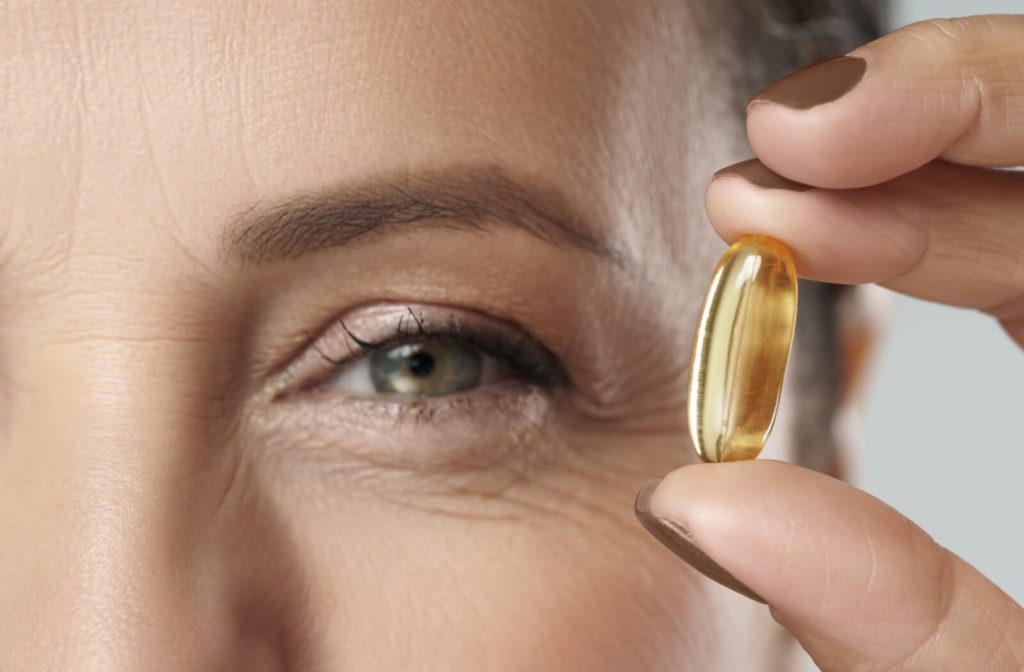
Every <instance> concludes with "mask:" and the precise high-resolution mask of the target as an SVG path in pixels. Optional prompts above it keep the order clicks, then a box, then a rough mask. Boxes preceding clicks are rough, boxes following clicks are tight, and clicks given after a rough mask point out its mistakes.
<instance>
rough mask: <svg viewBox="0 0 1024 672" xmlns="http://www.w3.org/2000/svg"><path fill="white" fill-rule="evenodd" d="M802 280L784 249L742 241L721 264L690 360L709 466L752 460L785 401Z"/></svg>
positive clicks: (692, 404)
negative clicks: (783, 388)
mask: <svg viewBox="0 0 1024 672" xmlns="http://www.w3.org/2000/svg"><path fill="white" fill-rule="evenodd" d="M796 307H797V279H796V270H795V268H794V266H793V258H792V255H791V254H790V253H789V250H788V249H787V248H786V246H785V245H783V244H782V243H781V242H779V241H777V240H775V239H773V238H769V237H767V236H760V235H745V236H742V237H741V238H740V239H739V240H737V241H736V243H734V244H733V245H732V246H731V247H730V248H729V250H728V251H727V252H726V253H725V254H724V255H723V256H722V259H721V260H720V261H719V262H718V267H717V268H716V269H715V272H714V274H713V275H712V277H711V282H710V284H709V285H708V289H707V293H706V294H705V296H704V305H703V307H702V308H701V313H700V319H699V321H698V323H697V330H696V334H695V336H694V342H693V352H692V355H691V359H690V384H689V398H688V401H687V420H688V423H689V428H690V438H691V439H692V440H693V445H694V447H695V448H696V450H697V454H698V455H699V456H700V457H701V459H703V460H705V461H707V462H732V461H735V460H751V459H754V458H755V457H757V456H758V454H759V453H760V452H761V449H762V448H764V444H765V441H767V439H768V435H769V434H770V433H771V430H772V425H773V424H774V422H775V414H776V410H777V409H778V405H779V398H780V396H781V394H782V380H783V377H784V376H785V373H786V364H787V362H788V360H789V351H790V348H791V347H792V344H793V331H794V327H795V325H796Z"/></svg>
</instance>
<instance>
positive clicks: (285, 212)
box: [221, 165, 623, 266]
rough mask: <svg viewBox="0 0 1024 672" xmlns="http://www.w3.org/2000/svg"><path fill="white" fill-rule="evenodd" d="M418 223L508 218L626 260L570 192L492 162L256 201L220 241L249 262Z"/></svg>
mask: <svg viewBox="0 0 1024 672" xmlns="http://www.w3.org/2000/svg"><path fill="white" fill-rule="evenodd" d="M412 224H432V225H435V226H444V227H452V228H458V229H467V230H471V231H483V230H486V229H487V228H489V227H491V226H499V225H509V226H513V227H515V228H518V229H521V230H523V231H526V232H528V233H530V234H532V235H533V236H536V237H537V238H540V239H541V240H544V241H546V242H549V243H551V244H553V245H556V246H561V245H566V244H568V245H570V246H572V247H575V248H579V249H582V250H585V251H587V252H590V253H593V254H596V255H597V256H599V257H602V258H605V259H608V260H611V261H612V262H613V263H615V264H616V265H620V266H621V265H623V259H622V257H621V255H620V254H619V252H618V251H616V250H615V249H613V248H612V247H611V246H610V245H609V244H608V243H606V242H604V241H602V240H601V239H600V238H598V237H597V235H596V234H595V231H596V230H597V229H596V228H594V226H593V225H592V224H591V223H588V222H586V221H585V219H584V218H583V216H582V215H580V214H579V213H578V212H577V211H576V210H575V209H574V208H572V207H571V206H570V204H569V201H568V199H567V198H566V197H565V196H564V194H562V193H561V192H558V191H556V190H554V189H551V188H550V187H545V186H542V185H538V184H532V183H531V184H529V186H527V183H525V182H521V181H516V180H514V179H512V178H511V177H510V176H509V175H508V174H507V173H506V171H505V170H503V169H502V168H500V167H498V166H494V165H488V166H457V167H453V168H448V169H445V170H441V171H436V172H432V173H417V174H414V175H409V174H404V175H401V176H398V175H392V176H383V177H376V178H374V179H371V180H366V181H364V182H362V183H358V184H343V185H339V186H334V187H331V188H327V189H323V190H321V191H319V192H314V193H304V194H299V195H297V196H293V197H291V198H287V199H285V200H282V201H278V202H271V203H266V202H257V203H255V204H253V205H252V206H249V207H248V208H246V209H245V210H243V211H241V212H239V213H238V214H236V215H235V216H234V217H232V218H231V219H230V220H229V222H228V224H227V227H226V228H225V230H224V236H223V239H222V241H221V242H222V248H223V251H224V254H225V257H226V258H227V259H228V260H230V261H233V262H236V263H238V264H240V265H242V266H245V265H251V264H264V263H270V262H274V261H282V260H288V259H295V258H298V257H301V256H302V255H305V254H308V253H311V252H314V251H317V250H321V249H324V248H328V247H338V246H344V245H348V244H350V243H353V242H354V241H356V240H358V239H360V238H362V237H364V236H367V235H369V234H379V233H385V232H389V231H397V230H400V229H403V228H404V227H406V226H409V225H412Z"/></svg>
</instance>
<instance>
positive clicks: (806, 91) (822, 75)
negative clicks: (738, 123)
mask: <svg viewBox="0 0 1024 672" xmlns="http://www.w3.org/2000/svg"><path fill="white" fill-rule="evenodd" d="M867 67H868V64H867V61H865V60H864V59H863V58H857V57H856V56H840V57H839V58H833V59H831V60H828V61H822V62H821V63H815V64H814V65H808V66H807V67H806V68H801V69H800V70H797V71H796V72H794V73H791V74H789V75H786V76H785V77H783V78H782V79H779V80H776V81H774V82H772V83H771V84H769V85H768V86H766V87H764V88H763V89H761V90H760V91H758V92H757V93H756V94H755V95H754V97H753V98H751V99H750V102H749V103H748V104H747V109H748V110H749V109H750V107H751V106H752V105H756V104H757V103H761V102H768V103H778V104H779V105H785V106H786V107H792V108H796V109H798V110H806V109H810V108H812V107H814V106H815V105H822V104H824V103H831V102H832V101H833V100H838V99H839V98H841V97H842V96H844V95H846V94H847V93H848V92H849V91H850V90H851V89H852V88H853V87H855V86H857V83H858V82H860V80H861V79H863V78H864V72H865V71H866V70H867Z"/></svg>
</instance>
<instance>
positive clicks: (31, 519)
mask: <svg viewBox="0 0 1024 672" xmlns="http://www.w3.org/2000/svg"><path fill="white" fill-rule="evenodd" d="M619 4H624V6H622V7H617V8H616V7H614V6H613V5H619ZM606 5H607V7H606ZM699 18H700V17H697V16H695V15H694V14H693V13H692V12H691V10H690V8H689V7H688V6H687V5H686V4H685V3H671V4H667V3H646V2H644V3H601V4H599V5H594V6H593V7H588V8H581V7H580V6H579V3H576V2H572V1H571V0H564V1H562V0H558V1H552V0H537V1H536V2H532V1H531V2H516V3H469V4H466V3H453V2H446V1H441V0H437V1H419V0H418V1H417V2H381V1H380V0H373V1H372V2H370V1H367V2H345V3H320V2H305V3H264V4H263V5H262V6H261V7H259V8H258V7H257V6H256V5H249V4H244V3H224V2H218V3H208V2H196V3H176V4H174V5H172V6H156V5H152V4H144V5H143V4H138V5H136V4H133V3H126V2H109V3H101V4H95V3H93V4H88V5H86V4H82V5H73V6H71V7H59V6H57V5H55V4H53V3H18V4H15V5H13V6H9V7H7V8H6V10H5V14H4V20H3V21H0V45H2V46H0V49H2V50H3V53H2V55H0V62H2V63H3V64H4V67H3V72H4V75H3V76H4V80H5V83H4V90H5V95H4V98H3V101H4V102H3V107H2V109H0V125H2V126H0V135H2V137H3V138H5V149H4V159H5V162H6V165H7V169H5V170H3V171H0V194H2V197H0V221H2V222H3V243H2V249H0V268H2V276H3V281H2V282H0V303H2V304H3V305H4V307H5V308H4V310H3V311H0V312H2V313H3V316H2V317H0V353H2V354H0V357H2V371H3V382H2V385H0V390H2V392H3V404H2V406H0V408H2V409H3V410H2V412H3V419H2V425H0V427H2V431H3V433H4V440H3V442H2V444H0V540H2V543H0V596H2V597H0V603H2V605H3V607H2V609H0V641H2V642H3V646H0V669H4V670H33V671H40V670H68V669H75V670H104V671H110V670H139V669H145V670H160V669H167V670H185V669H188V670H222V669H245V670H286V669H289V670H290V669H302V670H317V669H320V670H339V669H356V670H400V669H419V670H425V669H436V670H454V669H472V670H558V669H588V670H622V669H651V670H657V669H664V670H668V669H679V668H680V666H682V667H683V668H685V669H693V670H708V669H718V668H720V669H735V666H734V661H735V660H736V659H737V658H738V659H747V660H749V659H750V657H753V658H754V659H759V660H766V659H770V658H771V657H772V656H773V655H774V652H773V650H774V648H776V646H777V642H776V637H777V636H778V633H780V632H781V630H780V629H778V628H777V627H776V626H774V624H772V623H771V620H770V618H769V616H768V615H767V614H766V613H764V611H763V609H761V608H759V607H758V606H757V605H754V604H752V603H748V602H747V601H745V600H743V599H742V598H739V597H737V596H732V595H731V594H729V593H727V592H726V591H724V590H718V589H717V588H715V587H713V586H711V585H710V584H709V583H707V582H705V581H704V580H703V579H702V578H701V577H699V576H698V575H697V574H696V573H695V572H691V571H689V570H684V569H681V568H680V567H679V565H678V563H677V562H676V561H675V559H674V557H673V556H672V555H671V554H669V553H667V552H666V551H665V550H664V549H662V548H660V547H659V546H658V544H657V543H656V542H655V541H654V540H653V539H652V538H650V537H649V536H648V535H647V534H646V533H645V532H644V530H643V529H642V528H641V527H640V526H639V525H638V524H637V523H636V521H635V520H634V516H633V513H632V511H631V504H632V500H633V497H634V494H635V492H636V490H637V488H638V487H639V485H640V484H641V483H642V482H643V481H644V480H646V479H647V478H649V477H651V476H652V475H657V474H662V473H665V472H667V471H668V470H670V469H672V468H674V467H676V466H678V465H679V464H681V463H683V462H685V461H687V460H692V459H693V458H692V452H691V451H690V450H689V449H688V447H687V445H686V442H685V427H684V426H683V420H682V418H683V413H682V411H681V409H683V408H684V389H685V367H686V365H687V358H688V353H689V346H690V342H689V341H690V337H691V336H690V327H689V325H691V324H692V323H693V320H694V319H695V314H696V311H697V309H698V304H699V301H700V296H701V293H702V292H703V285H704V282H705V280H706V276H707V273H708V272H709V270H710V268H711V266H712V265H713V263H714V260H715V258H716V257H717V256H718V254H719V253H720V251H721V250H722V249H723V248H722V244H721V242H720V241H719V240H718V239H717V237H716V236H715V234H714V232H713V231H712V230H711V229H710V228H709V227H707V226H706V225H705V224H702V222H703V213H702V211H701V206H702V192H703V188H704V184H705V176H706V175H708V174H710V173H711V171H712V170H713V169H714V167H715V166H717V165H722V164H724V163H727V162H729V161H730V160H732V159H733V158H735V157H738V156H741V155H742V151H743V149H742V133H741V128H742V126H741V124H742V115H741V114H738V113H732V115H731V116H730V117H728V119H729V120H730V121H728V122H727V123H721V119H722V117H723V114H724V110H726V107H725V105H726V102H725V101H726V99H727V97H728V95H729V93H730V92H728V91H727V90H725V89H724V88H723V87H719V88H720V89H721V90H720V91H718V92H710V93H706V94H702V97H701V98H700V99H698V98H697V97H694V96H693V95H691V93H690V92H691V91H692V90H693V89H694V87H696V86H698V85H699V84H700V83H701V82H703V81H704V79H706V78H707V77H708V73H709V72H711V68H710V66H707V65H705V62H706V60H707V59H710V58H711V57H713V56H714V52H713V51H711V50H709V49H704V50H702V49H701V48H700V45H699V44H698V42H697V39H696V37H695V33H696V31H694V26H695V25H697V23H696V22H697V21H698V20H699ZM669 28H670V30H669ZM716 116H717V117H718V118H719V123H717V124H712V123H711V121H710V120H711V119H712V118H714V117H716ZM467 166H469V167H473V166H477V167H479V166H484V167H485V168H488V169H489V168H494V167H498V168H500V170H501V171H502V172H503V173H504V174H506V175H508V176H510V177H511V178H513V179H515V180H516V181H517V182H521V183H524V184H528V185H531V186H529V189H530V190H531V193H532V192H533V191H537V190H540V191H544V192H545V193H549V194H556V196H555V197H552V198H551V199H550V200H553V201H558V202H564V203H563V205H566V204H568V205H567V207H572V209H573V210H574V211H576V212H578V213H580V217H581V218H582V219H584V220H585V221H586V228H587V230H588V231H589V232H590V234H591V236H592V237H594V238H599V239H601V240H603V241H605V243H606V244H607V246H608V248H609V249H614V250H616V251H619V252H621V254H620V255H619V256H620V259H619V261H618V263H616V262H613V261H610V260H608V259H606V258H603V257H602V256H601V255H600V254H595V253H593V252H589V251H586V250H580V249H578V248H577V247H576V246H573V245H571V244H561V243H560V244H552V243H551V242H549V241H545V240H542V239H541V238H539V237H537V236H535V235H531V234H530V233H527V232H523V231H522V230H519V229H517V228H515V227H513V226H511V225H509V224H508V223H506V222H502V221H500V218H499V217H490V216H486V217H484V218H483V221H482V222H480V224H481V225H482V226H483V227H484V228H485V229H486V232H480V231H476V232H474V231H470V230H464V229H460V228H458V227H457V226H439V225H438V222H434V223H431V222H419V223H417V224H415V225H409V226H406V227H405V228H403V230H402V231H401V232H400V233H397V232H382V233H380V234H379V235H375V236H369V237H366V238H365V239H362V240H360V241H358V242H356V243H353V244H349V245H343V246H335V247H331V248H328V249H320V250H317V251H314V252H310V253H309V254H306V255H304V256H302V257H301V258H291V259H284V260H273V261H266V260H264V262H263V263H256V262H249V263H245V264H242V263H239V262H238V260H237V259H231V258H229V257H230V256H231V255H229V254H227V253H226V249H227V248H229V247H231V246H229V245H225V240H230V239H232V236H233V234H234V231H235V230H234V229H233V228H232V227H235V226H237V224H238V222H239V213H246V212H249V211H251V209H252V208H254V207H263V206H265V205H267V204H273V203H277V202H279V201H280V200H281V199H287V198H291V197H294V196H296V195H301V194H323V193H331V192H333V191H336V190H344V189H349V188H351V187H352V185H361V184H365V183H367V182H368V181H375V180H391V181H395V182H397V183H401V184H405V183H406V181H408V180H412V181H415V180H422V179H425V178H423V176H430V175H436V174H447V173H446V172H445V171H449V170H455V169H463V168H465V167H467ZM444 179H448V178H444ZM538 185H539V186H538ZM369 304H383V305H389V306H391V307H392V308H393V310H392V311H391V314H390V317H389V318H388V319H372V316H368V315H367V313H366V312H365V311H364V310H363V309H364V307H366V306H367V305H369ZM407 306H414V307H415V310H417V311H420V310H423V311H427V312H428V313H429V311H430V310H434V311H435V313H434V314H438V315H444V314H445V312H444V311H447V310H450V311H451V312H454V313H458V314H459V315H460V316H461V317H466V316H467V315H475V316H477V317H478V318H479V319H483V320H485V321H490V322H494V321H496V320H499V319H500V320H505V321H508V322H511V323H515V324H516V325H518V326H519V327H520V328H521V329H522V330H525V331H526V332H528V333H529V334H530V335H531V338H532V339H533V340H535V341H536V342H538V343H540V344H541V345H543V346H544V347H545V348H546V349H548V350H550V351H551V352H552V353H557V355H558V356H559V358H560V359H561V360H562V364H563V365H564V368H565V369H566V370H567V371H568V373H569V374H570V375H571V376H572V378H573V383H574V384H573V385H572V386H571V387H568V386H562V387H560V388H558V389H552V390H542V391H540V392H537V393H536V394H534V395H533V396H532V397H529V398H527V397H524V395H523V394H522V391H521V390H520V389H519V388H515V389H511V390H509V389H504V388H500V387H495V388H494V389H493V390H492V391H491V392H490V393H489V394H488V395H479V394H478V395H477V397H481V396H482V397H483V400H480V399H479V398H476V397H474V398H473V400H472V401H470V400H469V395H466V396H465V397H464V398H463V400H462V405H454V404H453V403H452V402H450V401H449V402H447V403H446V402H445V401H444V400H424V401H423V402H422V403H419V404H416V405H411V404H408V403H405V404H404V405H405V406H407V407H408V406H413V407H412V408H405V409H404V410H398V408H397V407H398V406H401V405H402V404H400V403H399V402H395V401H394V400H390V401H389V400H385V401H382V402H379V403H377V404H375V405H374V404H370V405H367V404H366V403H365V401H364V402H362V403H361V402H358V401H355V400H353V397H354V396H356V395H355V394H354V393H352V392H351V391H348V390H343V389H330V390H325V391H322V392H321V393H319V394H313V393H310V392H309V390H305V389H303V383H304V382H308V381H307V379H309V378H311V377H314V376H315V375H320V374H323V373H324V369H325V360H324V358H322V357H319V356H318V354H317V353H316V352H315V351H314V349H315V348H314V347H311V346H315V347H316V348H320V349H322V350H324V351H326V352H327V354H328V355H329V356H331V357H334V358H341V357H344V356H347V355H348V350H349V347H350V346H352V343H351V342H349V341H347V340H346V339H345V338H344V337H343V335H342V334H341V332H340V331H339V330H338V328H337V324H338V320H339V319H344V320H346V321H347V323H348V324H350V325H351V328H352V329H353V330H354V332H355V333H356V334H358V335H359V336H360V337H362V338H376V337H378V336H382V335H383V336H386V335H388V334H391V333H393V332H394V331H395V329H396V326H395V325H396V322H397V320H398V318H399V317H401V316H403V315H405V314H406V310H405V309H406V307H407ZM438 306H442V307H446V308H444V310H441V309H438V308H437V307H438ZM431 307H433V308H431ZM395 308H397V310H394V309H395ZM439 311H440V312H439ZM427 319H428V320H429V319H434V318H432V317H430V316H429V315H428V318H427ZM438 319H440V320H442V321H443V317H440V318H438ZM467 319H469V318H467ZM310 337H312V339H313V340H314V341H315V343H313V344H311V343H310V340H311V339H310ZM520 387H522V386H520ZM282 390H285V391H291V392H293V393H294V394H292V395H291V396H288V397H287V398H285V397H279V396H276V395H277V394H278V393H280V392H281V391H282ZM517 390H518V391H517ZM424 408H426V409H428V410H424ZM431 409H432V410H431ZM399 413H404V415H399ZM778 441H779V454H785V446H786V445H787V442H788V438H787V437H786V432H785V431H781V432H780V434H779V438H778ZM732 622H735V623H737V624H738V625H737V627H740V628H742V631H743V632H744V633H745V636H744V642H745V643H744V645H743V646H742V647H735V646H730V647H724V646H720V645H719V638H722V639H725V634H726V633H723V632H719V631H718V630H717V629H716V626H717V625H718V624H729V623H732ZM765 626H767V628H766V627H765Z"/></svg>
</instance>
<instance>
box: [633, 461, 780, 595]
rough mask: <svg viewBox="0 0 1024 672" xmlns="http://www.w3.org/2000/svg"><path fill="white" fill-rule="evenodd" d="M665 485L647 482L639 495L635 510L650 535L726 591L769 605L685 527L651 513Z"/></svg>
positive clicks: (658, 481)
mask: <svg viewBox="0 0 1024 672" xmlns="http://www.w3.org/2000/svg"><path fill="white" fill-rule="evenodd" d="M660 482H661V481H660V480H658V479H655V480H652V481H647V482H646V483H644V485H643V487H642V488H640V492H638V493H637V496H636V503H635V504H634V509H635V511H636V518H637V520H639V521H640V523H641V524H642V525H643V526H644V527H645V528H647V531H648V532H650V533H651V534H652V535H654V538H655V539H657V540H658V541H660V542H661V543H662V544H664V545H665V546H666V547H667V548H668V550H670V551H672V552H673V553H675V554H676V555H678V556H679V557H680V558H682V559H683V560H684V561H685V562H686V563H687V564H689V565H690V566H691V567H693V568H694V569H696V570H697V571H698V572H700V573H701V574H703V575H704V576H706V577H708V578H709V579H711V580H712V581H717V582H718V583H720V584H722V585H723V586H725V587H726V588H730V589H732V590H735V591H736V592H737V593H739V594H740V595H745V596H746V597H749V598H750V599H752V600H756V601H758V602H761V603H764V604H767V602H765V600H764V598H762V597H761V596H760V595H758V594H757V593H755V592H754V591H752V590H751V589H750V588H747V587H746V586H745V585H743V584H742V583H740V582H739V581H738V580H737V579H736V577H735V576H733V575H732V574H730V573H729V572H727V571H726V570H725V569H723V568H722V567H721V566H720V565H719V564H718V563H716V562H715V561H714V560H712V559H711V558H709V557H708V555H707V554H706V553H704V551H702V550H700V548H699V547H698V546H697V543H696V542H695V541H694V539H693V535H691V534H690V531H689V530H687V529H686V528H685V527H683V526H682V525H680V524H679V523H677V522H675V521H674V520H669V519H668V518H664V517H662V516H656V515H654V514H652V513H651V509H650V499H651V493H653V492H654V489H655V488H656V487H657V486H658V483H660Z"/></svg>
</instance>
